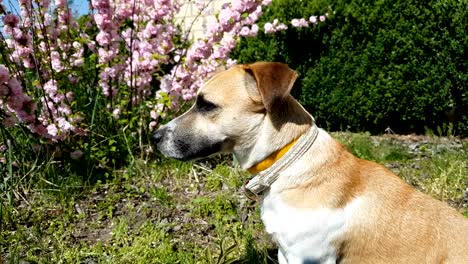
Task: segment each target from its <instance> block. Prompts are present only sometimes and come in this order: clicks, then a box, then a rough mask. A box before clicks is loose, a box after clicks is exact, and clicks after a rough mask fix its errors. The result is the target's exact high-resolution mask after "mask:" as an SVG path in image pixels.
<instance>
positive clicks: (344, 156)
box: [174, 63, 468, 264]
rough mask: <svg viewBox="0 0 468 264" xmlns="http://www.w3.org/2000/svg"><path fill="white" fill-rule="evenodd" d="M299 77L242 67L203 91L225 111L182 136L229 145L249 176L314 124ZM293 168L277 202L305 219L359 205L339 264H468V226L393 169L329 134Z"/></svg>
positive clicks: (191, 115) (197, 119) (268, 66)
mask: <svg viewBox="0 0 468 264" xmlns="http://www.w3.org/2000/svg"><path fill="white" fill-rule="evenodd" d="M296 76H297V74H296V73H295V72H294V71H292V70H290V69H289V68H288V67H287V66H286V65H284V64H278V63H256V64H252V65H241V66H235V67H233V68H231V69H230V70H227V71H225V72H222V73H219V74H217V75H216V76H215V77H213V78H212V79H211V80H209V81H208V82H207V83H206V84H205V85H204V86H203V88H202V89H201V90H200V91H199V96H203V97H204V98H205V99H207V100H209V101H210V102H213V103H215V104H216V105H218V106H219V110H216V111H214V112H212V113H208V114H203V115H201V114H199V113H197V112H196V110H195V109H193V108H192V109H191V110H190V111H188V112H187V113H186V114H184V115H183V116H181V117H180V118H178V120H176V121H174V122H176V123H177V129H183V130H187V131H192V132H195V133H202V134H204V135H211V136H212V137H213V138H223V139H224V138H227V139H229V140H230V141H229V142H232V144H231V145H227V146H225V147H224V149H223V150H224V151H227V152H233V153H234V154H235V155H236V157H237V158H238V160H239V162H240V164H241V166H242V168H244V169H247V168H249V167H251V166H253V165H255V164H256V163H258V162H260V161H262V160H263V159H265V158H266V157H268V156H269V155H270V154H271V153H273V152H275V151H277V150H278V149H280V148H282V147H283V146H285V145H286V144H288V143H289V142H291V141H292V140H293V139H295V138H297V137H298V136H299V135H301V134H303V133H304V132H305V131H306V130H307V129H308V128H309V127H310V125H311V124H312V123H313V122H314V121H313V118H312V116H311V115H310V114H309V113H308V112H307V111H305V110H304V108H303V107H302V106H301V105H300V104H299V103H298V102H297V101H296V100H295V99H294V98H292V96H291V95H289V91H290V89H291V87H292V85H293V83H294V80H295V78H296ZM321 131H322V132H321V134H320V136H319V137H318V138H317V140H316V141H315V142H314V144H313V146H312V147H311V148H310V150H309V151H308V152H307V153H306V154H305V155H304V156H303V157H301V159H300V160H299V161H297V162H296V163H295V164H294V166H293V167H292V168H289V169H286V171H283V172H281V175H280V176H279V178H278V180H277V181H276V182H275V183H274V184H273V185H272V186H271V189H270V193H269V195H279V196H280V197H281V198H282V200H283V201H284V202H285V203H286V204H287V205H288V206H290V207H292V208H297V209H299V210H304V211H313V210H315V209H319V208H328V209H340V208H345V207H346V206H347V205H348V204H351V203H352V201H353V200H356V198H358V197H359V199H361V200H363V201H365V203H363V205H362V207H359V208H358V209H356V212H358V213H357V215H355V216H354V215H353V216H354V218H353V224H352V228H351V229H350V230H347V231H346V232H345V233H344V234H342V235H340V237H339V238H338V239H336V240H335V241H334V243H333V244H334V246H335V247H336V249H337V252H336V254H337V256H338V259H337V263H338V262H339V263H454V264H461V263H468V221H467V220H466V219H465V218H464V217H463V216H461V215H460V214H459V213H458V212H456V210H455V209H453V208H451V207H449V206H448V205H447V204H445V203H442V202H440V201H438V200H436V199H434V198H432V197H430V196H428V195H425V194H423V193H421V192H419V191H417V190H416V189H414V188H413V187H411V186H410V185H408V184H407V183H405V182H404V181H403V180H401V179H400V178H399V177H397V176H396V175H394V174H393V173H392V172H390V171H389V170H388V169H386V168H385V167H383V166H381V165H378V164H376V163H373V162H370V161H365V160H361V159H358V158H356V157H354V156H353V155H352V154H350V153H349V152H348V151H347V150H346V148H344V147H343V146H342V145H341V144H340V143H338V142H337V141H335V140H333V139H332V138H331V137H329V136H328V134H326V133H325V132H324V131H323V130H321Z"/></svg>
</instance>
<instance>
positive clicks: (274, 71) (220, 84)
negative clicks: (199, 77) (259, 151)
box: [153, 62, 297, 161]
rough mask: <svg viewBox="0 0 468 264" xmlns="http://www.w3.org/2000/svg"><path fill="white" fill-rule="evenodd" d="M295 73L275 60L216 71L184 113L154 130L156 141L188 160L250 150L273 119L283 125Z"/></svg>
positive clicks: (164, 150)
mask: <svg viewBox="0 0 468 264" xmlns="http://www.w3.org/2000/svg"><path fill="white" fill-rule="evenodd" d="M296 77H297V74H296V72H295V71H293V70H291V69H290V68H289V67H288V66H287V65H285V64H282V63H273V62H271V63H270V62H258V63H254V64H249V65H238V66H234V67H232V68H231V69H229V70H227V71H224V72H221V73H218V74H216V75H215V76H214V77H213V78H211V79H210V80H208V81H207V82H206V83H205V84H204V85H203V87H201V88H200V90H199V92H198V96H197V98H196V102H195V104H194V105H193V106H192V107H191V108H190V109H189V110H188V111H187V112H186V113H184V114H183V115H181V116H179V117H178V118H176V119H174V120H172V121H171V122H169V123H168V124H166V125H164V126H162V127H160V128H159V129H158V130H157V131H156V132H155V133H154V135H153V143H154V144H155V145H156V146H157V147H158V148H159V150H160V151H161V153H163V154H164V155H166V156H169V157H172V158H175V159H179V160H184V161H187V160H194V159H197V158H203V157H207V156H210V155H212V154H215V153H220V152H234V153H236V152H242V151H246V149H249V147H250V148H251V147H252V145H253V144H254V143H255V141H256V140H258V138H259V135H260V134H262V133H263V134H264V133H267V131H264V130H268V129H271V128H269V127H271V124H273V126H278V125H279V126H281V124H280V123H281V121H279V120H280V119H281V117H280V116H281V115H282V114H281V113H283V112H284V109H283V110H281V109H282V106H283V105H284V103H285V102H286V101H287V100H291V99H292V98H290V97H291V96H290V95H289V92H290V90H291V88H292V86H293V83H294V81H295V79H296ZM292 100H294V99H292ZM278 122H279V123H278ZM265 123H268V124H270V125H269V126H268V125H265ZM274 123H277V124H274Z"/></svg>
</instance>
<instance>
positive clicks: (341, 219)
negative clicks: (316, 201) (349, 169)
mask: <svg viewBox="0 0 468 264" xmlns="http://www.w3.org/2000/svg"><path fill="white" fill-rule="evenodd" d="M362 203H363V199H362V198H356V199H354V200H353V201H352V202H351V203H349V204H348V205H347V206H346V207H345V208H341V209H328V208H320V209H314V210H312V209H309V210H307V209H298V208H293V207H291V206H289V205H287V204H286V203H285V202H283V201H282V200H281V198H280V197H279V196H278V195H272V194H268V195H266V196H265V198H264V200H263V202H262V206H261V217H262V220H263V223H264V224H265V228H266V231H267V232H268V233H270V234H271V235H272V236H273V238H274V239H275V241H276V242H277V243H278V245H279V247H280V251H281V252H282V254H283V256H284V258H285V259H286V260H287V263H288V264H294V263H300V264H303V263H336V258H337V256H336V249H335V247H334V246H333V244H332V243H333V241H335V240H336V239H337V238H339V237H341V236H342V235H343V234H344V233H345V232H346V231H347V230H348V229H349V227H350V225H351V222H352V219H353V215H354V214H355V213H356V211H357V210H356V209H358V208H359V207H360V206H361V205H362Z"/></svg>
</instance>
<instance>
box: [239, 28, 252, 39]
mask: <svg viewBox="0 0 468 264" xmlns="http://www.w3.org/2000/svg"><path fill="white" fill-rule="evenodd" d="M249 34H250V29H249V28H248V27H242V29H241V31H240V32H239V35H240V36H242V37H245V36H248V35H249Z"/></svg>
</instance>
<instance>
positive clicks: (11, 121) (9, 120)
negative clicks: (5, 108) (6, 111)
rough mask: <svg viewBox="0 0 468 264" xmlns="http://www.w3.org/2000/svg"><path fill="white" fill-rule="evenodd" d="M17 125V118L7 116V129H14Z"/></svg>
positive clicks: (5, 123) (4, 122)
mask: <svg viewBox="0 0 468 264" xmlns="http://www.w3.org/2000/svg"><path fill="white" fill-rule="evenodd" d="M16 123H17V120H16V117H14V116H7V117H5V119H3V125H4V126H5V127H13V126H14V125H15V124H16Z"/></svg>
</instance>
